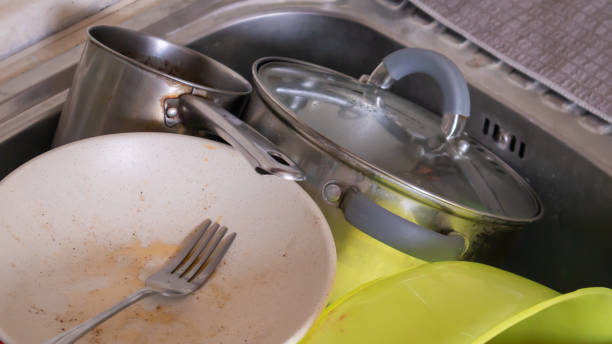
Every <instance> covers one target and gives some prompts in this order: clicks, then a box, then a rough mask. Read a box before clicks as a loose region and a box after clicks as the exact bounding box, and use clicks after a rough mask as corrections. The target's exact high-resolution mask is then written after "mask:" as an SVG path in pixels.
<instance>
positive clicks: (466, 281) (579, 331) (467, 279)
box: [302, 262, 612, 344]
mask: <svg viewBox="0 0 612 344" xmlns="http://www.w3.org/2000/svg"><path fill="white" fill-rule="evenodd" d="M604 300H605V302H604ZM600 307H603V308H604V309H605V311H604V310H601V309H600ZM610 311H612V293H611V291H610V290H609V289H606V288H591V289H584V290H580V291H577V292H575V293H571V294H567V295H559V293H557V292H555V291H554V290H552V289H549V288H547V287H545V286H542V285H540V284H538V283H535V282H532V281H530V280H528V279H525V278H523V277H520V276H517V275H514V274H512V273H509V272H506V271H503V270H500V269H496V268H493V267H490V266H487V265H482V264H478V263H471V262H439V263H432V264H424V265H421V266H419V267H416V268H414V269H411V270H408V271H404V272H401V273H398V274H395V275H393V276H390V277H385V278H381V279H378V280H376V281H372V282H370V283H367V284H365V285H363V286H362V287H360V288H358V289H356V290H354V291H353V292H351V293H349V294H347V295H345V296H344V297H342V298H340V299H339V300H338V301H337V302H335V303H334V304H332V305H331V306H329V307H328V308H327V309H326V310H325V311H324V312H323V314H322V315H321V316H320V317H319V319H318V320H317V321H316V322H315V324H314V325H313V327H312V328H311V330H310V331H309V333H308V334H307V335H306V337H305V338H304V339H303V340H302V343H308V344H331V343H351V344H355V343H408V342H410V343H485V342H487V341H489V340H494V341H491V342H492V343H569V342H572V343H582V342H591V341H588V340H590V339H596V340H597V341H593V342H594V343H604V342H605V343H612V333H611V332H612V331H611V329H610V326H611V325H606V324H607V323H612V320H611V319H612V318H611V317H610ZM576 312H577V313H576ZM606 312H607V313H606ZM578 316H579V317H583V318H582V319H583V320H576V319H575V318H576V317H578ZM606 316H607V318H606ZM596 320H597V321H596ZM562 321H564V322H562ZM606 321H607V322H606ZM559 323H563V324H564V325H563V326H557V325H556V324H559ZM572 323H575V324H579V326H581V328H576V326H571V324H572ZM565 339H569V341H563V340H565ZM583 339H584V340H583ZM554 340H557V341H554ZM606 340H607V341H606Z"/></svg>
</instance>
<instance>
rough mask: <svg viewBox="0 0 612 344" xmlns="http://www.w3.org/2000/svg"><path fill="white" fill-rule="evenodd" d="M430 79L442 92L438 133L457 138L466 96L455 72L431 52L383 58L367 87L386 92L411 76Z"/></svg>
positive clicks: (415, 51)
mask: <svg viewBox="0 0 612 344" xmlns="http://www.w3.org/2000/svg"><path fill="white" fill-rule="evenodd" d="M414 73H425V74H427V75H429V76H431V77H432V78H433V79H434V80H435V81H436V83H437V84H438V85H439V86H440V89H441V90H442V96H443V103H442V115H443V123H442V130H443V131H444V133H445V134H446V135H447V137H448V138H454V137H457V136H459V135H460V134H461V132H462V131H463V127H464V125H465V119H466V118H467V117H469V116H470V93H469V90H468V86H467V83H466V82H465V79H464V78H463V74H461V71H459V68H457V66H456V65H455V64H454V63H453V62H452V61H451V60H449V59H448V58H446V57H445V56H444V55H442V54H439V53H437V52H435V51H433V50H428V49H421V48H404V49H401V50H397V51H395V52H393V53H391V54H389V55H387V56H386V57H385V58H384V59H383V61H382V62H381V63H380V64H379V65H378V67H376V69H374V71H373V72H372V74H370V76H369V79H368V81H367V82H368V83H370V84H373V85H376V86H378V87H381V88H384V89H386V88H389V87H391V85H392V84H393V82H395V81H397V80H400V79H401V78H403V77H405V76H408V75H411V74H414Z"/></svg>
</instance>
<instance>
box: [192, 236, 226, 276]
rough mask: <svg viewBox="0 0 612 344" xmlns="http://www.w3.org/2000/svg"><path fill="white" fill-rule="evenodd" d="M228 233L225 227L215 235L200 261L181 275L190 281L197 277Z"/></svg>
mask: <svg viewBox="0 0 612 344" xmlns="http://www.w3.org/2000/svg"><path fill="white" fill-rule="evenodd" d="M226 232H227V227H225V226H224V227H222V228H221V229H220V230H219V231H218V232H217V235H215V238H214V239H213V240H211V242H210V243H209V244H208V245H207V246H206V249H205V250H204V252H202V254H201V255H200V257H199V258H200V259H199V260H198V261H197V262H196V263H195V264H194V265H193V268H191V269H190V270H189V271H188V272H187V273H185V274H183V275H181V277H184V278H185V279H186V280H188V281H189V280H190V279H192V278H193V276H195V275H197V274H198V271H200V269H201V268H202V265H204V263H206V260H207V259H208V257H210V255H211V253H212V252H213V250H214V249H215V247H217V246H218V245H219V242H220V241H221V239H223V236H224V235H225V233H226Z"/></svg>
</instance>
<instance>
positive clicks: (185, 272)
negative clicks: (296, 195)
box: [43, 220, 236, 344]
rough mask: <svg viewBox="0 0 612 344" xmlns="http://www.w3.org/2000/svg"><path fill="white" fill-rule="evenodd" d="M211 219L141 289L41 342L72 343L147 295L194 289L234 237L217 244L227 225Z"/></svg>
mask: <svg viewBox="0 0 612 344" xmlns="http://www.w3.org/2000/svg"><path fill="white" fill-rule="evenodd" d="M211 222H212V221H210V220H206V221H204V223H203V224H202V227H201V228H200V229H198V230H197V232H196V233H195V234H194V238H193V239H192V240H190V241H189V242H188V243H187V244H186V245H185V247H183V249H182V250H181V252H179V253H178V254H177V255H176V257H174V258H172V259H171V260H170V261H169V262H168V263H166V265H165V266H164V267H163V268H162V269H161V270H159V271H157V272H156V273H154V274H153V275H151V276H149V278H147V280H146V281H145V287H144V288H142V289H140V290H138V291H136V292H134V293H132V294H131V295H130V296H128V297H126V298H125V299H123V300H122V301H121V302H119V303H117V304H115V305H114V306H112V307H110V308H109V309H107V310H105V311H104V312H102V313H100V314H98V315H96V316H95V317H93V318H91V319H89V320H87V321H85V322H83V323H81V324H79V325H77V326H76V327H73V328H72V329H70V330H68V331H66V332H63V333H60V334H58V335H57V336H55V337H53V338H51V339H49V340H47V341H45V342H43V344H68V343H74V342H75V341H76V340H77V339H79V338H81V337H82V336H83V335H84V334H85V333H87V332H89V331H90V330H92V329H94V328H95V327H96V326H98V325H99V324H101V323H103V322H104V321H106V320H107V319H108V318H110V317H112V316H113V315H115V314H117V313H118V312H120V311H122V310H123V309H125V308H127V307H128V306H130V305H131V304H133V303H135V302H137V301H139V300H141V299H143V298H145V297H147V296H151V295H162V296H167V297H177V296H184V295H187V294H190V293H192V292H194V291H196V290H197V289H198V288H200V287H201V286H202V285H203V284H204V283H205V282H206V280H208V278H209V277H210V275H211V274H212V273H213V271H214V270H215V268H216V267H217V265H219V262H220V261H221V259H222V258H223V256H224V255H225V253H226V252H227V250H228V249H229V247H230V245H231V244H232V242H233V241H234V238H235V237H236V233H231V234H229V235H228V236H227V237H226V239H225V240H224V241H223V243H221V239H223V237H224V236H225V233H226V232H227V228H226V227H222V228H221V229H219V224H218V223H214V224H212V225H211ZM220 243H221V244H220Z"/></svg>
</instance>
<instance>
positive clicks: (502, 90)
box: [0, 0, 612, 292]
mask: <svg viewBox="0 0 612 344" xmlns="http://www.w3.org/2000/svg"><path fill="white" fill-rule="evenodd" d="M181 21H182V22H181ZM176 22H181V25H180V26H179V27H177V26H176V25H170V24H169V23H176ZM146 31H149V32H153V33H156V34H158V35H161V36H166V37H167V38H169V39H171V40H174V41H175V42H179V43H183V44H187V45H189V46H190V47H192V48H194V49H196V50H199V51H201V52H203V53H205V54H207V55H209V56H211V57H213V58H216V59H218V60H219V61H221V62H223V63H225V64H227V65H228V66H230V67H232V68H234V69H235V70H236V71H238V72H239V73H241V74H242V75H244V76H245V77H247V78H249V79H250V66H251V63H252V62H253V61H254V60H255V59H257V58H259V57H263V56H271V55H277V56H287V57H293V58H297V59H302V60H306V61H310V62H314V63H317V64H320V65H323V66H327V67H330V68H333V69H336V70H339V71H342V72H344V73H346V74H349V75H352V76H357V77H358V76H360V75H361V74H365V73H369V72H370V71H371V70H372V69H373V68H374V66H376V64H377V63H378V62H379V61H380V59H381V58H382V57H383V56H385V55H386V54H387V53H389V52H391V51H393V50H395V49H398V48H400V47H402V46H421V47H425V48H430V49H435V50H438V51H440V52H442V53H444V54H445V55H447V56H449V58H451V59H452V60H453V61H455V63H457V64H458V65H459V67H460V69H461V70H462V71H463V72H464V74H465V75H466V79H467V80H468V82H469V83H470V92H471V96H472V104H473V105H472V106H473V113H472V117H471V118H470V120H469V124H468V127H467V131H468V133H469V134H470V135H471V136H472V137H473V138H475V139H476V140H478V141H480V142H481V143H482V144H484V145H485V146H487V147H488V148H489V149H491V150H493V151H495V152H496V153H497V154H498V155H500V156H501V157H502V158H504V160H506V162H507V163H509V164H510V165H511V166H512V167H513V168H515V169H516V170H517V171H518V172H519V173H521V174H522V175H523V176H524V177H525V178H526V179H527V180H528V181H529V182H530V184H531V185H532V186H533V187H534V189H535V190H536V191H537V193H538V194H539V196H540V197H541V199H542V203H543V206H544V212H545V215H544V217H543V218H542V219H541V220H539V221H538V222H536V223H534V224H532V225H530V226H528V227H527V228H525V229H524V230H521V231H518V232H506V233H500V234H497V235H496V236H495V237H491V238H489V239H488V240H487V241H486V245H484V246H482V247H480V248H479V249H478V250H477V251H476V252H475V254H474V256H473V257H471V259H473V260H476V261H480V262H484V263H488V264H491V265H494V266H498V267H501V268H503V269H507V270H509V271H512V272H515V273H517V274H520V275H523V276H526V277H528V278H531V279H533V280H535V281H538V282H541V283H543V284H545V285H547V286H550V287H552V288H554V289H556V290H558V291H561V292H566V291H571V290H574V289H577V288H580V287H587V286H608V287H612V273H611V272H610V266H612V217H611V215H612V214H611V213H612V212H611V211H610V210H612V161H611V160H610V157H608V156H605V154H606V153H607V154H610V153H609V152H610V151H612V136H609V135H601V133H599V134H598V133H595V132H597V130H596V129H597V128H596V127H595V128H593V127H592V126H591V127H588V126H585V123H592V121H591V122H589V121H584V120H583V119H584V117H587V118H588V116H591V115H590V114H588V113H584V112H583V111H582V110H580V109H579V108H577V107H576V106H575V105H574V104H571V103H570V102H568V101H566V100H564V99H563V98H561V97H559V96H558V95H556V94H554V93H553V92H550V91H549V90H547V89H546V88H544V87H542V86H541V85H539V84H538V83H537V82H535V81H533V80H530V79H528V78H526V77H525V76H524V75H521V74H520V73H518V72H516V71H514V70H512V69H511V68H509V67H507V66H506V65H505V64H503V63H501V62H500V61H498V60H497V59H495V58H494V57H492V56H491V55H489V54H487V53H485V52H483V51H482V50H480V49H479V48H478V47H476V46H475V45H473V44H471V43H470V42H468V41H466V40H465V39H464V38H462V37H461V36H459V35H457V34H455V33H453V32H452V31H449V30H447V29H446V28H444V27H443V26H441V25H440V24H438V23H436V22H435V21H434V20H433V19H431V18H429V17H428V16H427V15H425V14H423V13H421V12H420V11H418V10H416V9H415V8H412V7H410V6H407V5H401V6H398V5H396V2H386V1H385V0H380V1H365V0H364V1H354V2H353V1H351V2H346V1H300V2H291V1H290V2H284V1H264V2H256V1H247V2H244V3H241V4H236V3H234V2H232V1H225V2H223V1H221V2H219V1H218V2H213V3H212V4H198V3H195V4H194V5H192V6H190V7H187V8H185V9H184V10H182V11H179V12H177V13H175V14H173V16H169V17H168V18H166V20H165V21H162V22H159V23H156V24H154V25H151V26H149V27H148V28H147V29H146ZM64 73H68V74H69V75H70V73H71V70H69V69H67V71H64ZM58 75H59V74H58ZM58 78H59V77H58ZM61 80H64V79H61ZM53 87H55V93H53V94H54V95H55V97H56V98H58V99H59V101H57V100H56V101H55V102H51V103H50V105H48V106H47V107H45V108H44V110H45V111H47V114H46V115H45V116H39V117H37V118H38V119H37V120H36V121H32V123H31V124H30V125H28V126H25V127H24V128H23V129H22V130H20V131H19V132H15V133H12V135H11V136H10V138H8V139H5V140H1V137H0V156H2V160H1V161H0V177H1V176H4V175H5V174H7V173H8V172H10V170H12V169H14V168H15V167H16V166H18V165H19V164H20V163H22V162H24V161H26V160H27V159H29V158H30V157H33V156H35V155H36V154H40V153H42V152H44V151H45V150H47V149H49V147H50V142H51V138H52V135H53V131H54V129H55V125H56V122H57V118H58V115H59V114H58V109H59V106H61V101H63V100H62V98H61V97H62V96H61V95H58V94H59V93H58V92H59V91H62V90H64V89H65V88H66V87H67V86H66V81H62V82H58V83H56V84H54V86H53ZM393 91H394V92H397V93H399V94H401V95H403V96H405V97H407V98H410V99H412V100H414V101H415V102H418V103H420V104H422V105H423V106H425V107H427V108H429V109H431V110H433V111H437V110H438V108H437V106H438V105H437V104H439V103H440V94H439V90H438V89H437V88H436V86H435V85H434V84H433V83H432V82H431V80H429V79H428V78H427V77H425V76H418V75H417V76H414V77H411V78H408V79H406V80H403V81H401V82H399V83H397V84H396V85H395V86H394V88H393ZM64 92H65V91H64ZM64 97H65V94H64ZM41 111H42V110H41ZM1 115H2V114H0V118H1V117H2V116H1ZM595 123H599V122H596V121H595ZM1 129H2V126H1V124H0V132H1Z"/></svg>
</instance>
